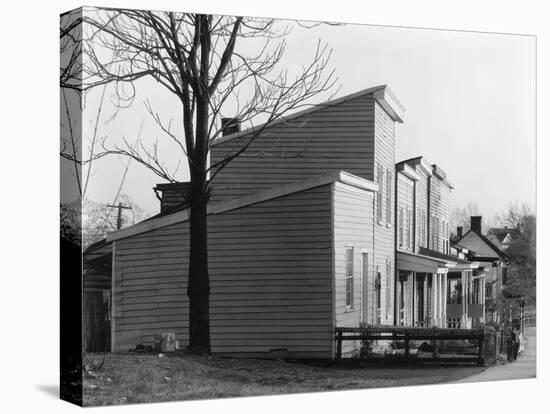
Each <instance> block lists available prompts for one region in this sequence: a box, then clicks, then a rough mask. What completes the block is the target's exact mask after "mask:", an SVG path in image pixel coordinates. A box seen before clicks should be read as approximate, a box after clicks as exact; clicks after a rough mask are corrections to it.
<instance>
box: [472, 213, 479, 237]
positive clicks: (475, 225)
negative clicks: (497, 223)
mask: <svg viewBox="0 0 550 414" xmlns="http://www.w3.org/2000/svg"><path fill="white" fill-rule="evenodd" d="M470 229H471V230H473V231H475V232H476V233H479V234H481V216H471V217H470Z"/></svg>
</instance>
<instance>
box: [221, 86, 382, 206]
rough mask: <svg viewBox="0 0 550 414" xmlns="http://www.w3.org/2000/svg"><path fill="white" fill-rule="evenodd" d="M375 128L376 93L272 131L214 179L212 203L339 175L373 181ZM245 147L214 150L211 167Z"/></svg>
mask: <svg viewBox="0 0 550 414" xmlns="http://www.w3.org/2000/svg"><path fill="white" fill-rule="evenodd" d="M374 128H375V126H374V98H373V96H372V94H370V95H365V96H361V97H357V98H355V99H351V100H349V101H346V102H341V103H338V104H335V105H333V106H329V107H326V108H322V109H320V110H316V111H314V112H312V113H309V114H306V115H304V116H301V117H298V118H295V119H292V120H290V121H288V122H285V123H281V124H277V125H274V126H271V127H268V128H266V130H265V131H264V133H263V135H262V136H261V137H259V138H257V139H256V140H255V141H254V142H253V143H252V144H251V145H250V147H248V148H247V150H246V151H245V152H244V153H243V154H242V155H241V156H239V157H238V158H236V159H234V160H233V161H232V162H231V163H230V164H229V165H228V166H227V167H225V169H224V170H222V171H221V172H220V173H219V174H218V175H217V176H216V177H215V178H214V180H213V182H212V201H219V200H224V199H227V198H231V197H238V196H241V195H244V194H251V193H254V192H257V191H259V190H262V189H266V188H270V187H273V186H276V185H278V184H284V183H291V182H294V181H300V180H304V179H307V178H310V177H314V176H317V175H320V174H324V173H327V172H332V171H336V170H345V171H347V172H349V173H351V174H355V175H358V176H360V177H362V178H367V179H369V180H372V179H373V168H374V167H373V162H374ZM246 142H247V136H243V137H242V138H236V139H233V140H228V141H225V142H223V143H221V144H219V145H216V146H214V147H213V148H212V152H211V160H212V161H211V164H215V163H216V162H218V161H219V160H221V159H223V157H224V156H225V155H226V154H227V153H230V152H231V151H233V150H234V149H236V148H239V147H241V146H242V145H243V144H244V143H246Z"/></svg>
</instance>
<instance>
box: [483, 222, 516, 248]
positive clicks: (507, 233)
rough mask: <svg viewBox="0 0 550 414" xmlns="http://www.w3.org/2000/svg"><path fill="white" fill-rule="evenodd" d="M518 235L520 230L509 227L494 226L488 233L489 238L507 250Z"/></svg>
mask: <svg viewBox="0 0 550 414" xmlns="http://www.w3.org/2000/svg"><path fill="white" fill-rule="evenodd" d="M518 235H519V230H517V229H514V228H508V227H502V228H498V227H493V228H490V229H489V230H488V231H487V234H486V236H487V238H488V239H489V240H490V241H491V242H493V244H494V245H495V246H497V247H498V248H499V249H500V250H502V251H506V249H507V248H508V246H510V243H512V241H513V240H514V239H515V238H517V237H518Z"/></svg>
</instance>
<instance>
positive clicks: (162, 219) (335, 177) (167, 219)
mask: <svg viewBox="0 0 550 414" xmlns="http://www.w3.org/2000/svg"><path fill="white" fill-rule="evenodd" d="M334 182H341V183H344V184H348V185H350V186H353V187H356V188H359V189H362V190H365V191H372V192H378V184H376V183H374V182H372V181H370V180H367V179H365V178H361V177H358V176H356V175H353V174H350V173H347V172H345V171H335V172H332V173H329V174H324V175H320V176H317V177H314V178H310V179H308V180H303V181H297V182H293V183H289V184H283V185H279V186H276V187H273V188H269V189H267V190H263V191H259V192H257V193H254V194H250V195H245V196H242V197H237V198H232V199H230V200H224V201H218V202H216V203H212V204H209V205H208V208H207V214H221V213H224V212H226V211H231V210H236V209H239V208H242V207H246V206H249V205H252V204H256V203H261V202H263V201H267V200H271V199H273V198H278V197H283V196H286V195H289V194H294V193H298V192H301V191H305V190H309V189H310V188H315V187H320V186H322V185H326V184H330V183H334ZM189 216H190V212H189V209H188V208H187V209H185V210H180V211H177V212H174V213H172V214H167V215H165V216H158V217H155V218H152V219H149V220H145V221H142V222H141V223H138V224H135V225H133V226H130V227H127V228H125V229H122V230H118V231H115V232H112V233H109V234H108V235H107V237H106V241H107V242H108V243H109V242H113V241H116V240H120V239H125V238H127V237H131V236H135V235H137V234H141V233H146V232H148V231H152V230H156V229H159V228H162V227H166V226H170V225H172V224H177V223H181V222H184V221H187V220H189Z"/></svg>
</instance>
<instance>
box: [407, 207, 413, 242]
mask: <svg viewBox="0 0 550 414" xmlns="http://www.w3.org/2000/svg"><path fill="white" fill-rule="evenodd" d="M412 227H413V226H412V210H410V209H407V250H411V246H412Z"/></svg>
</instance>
